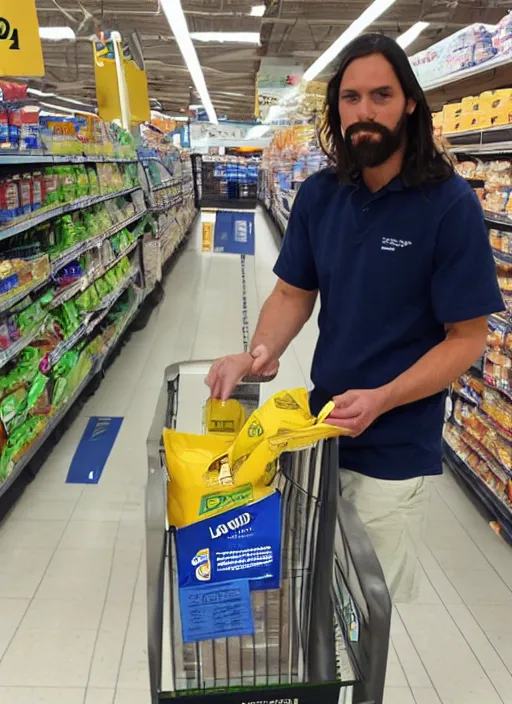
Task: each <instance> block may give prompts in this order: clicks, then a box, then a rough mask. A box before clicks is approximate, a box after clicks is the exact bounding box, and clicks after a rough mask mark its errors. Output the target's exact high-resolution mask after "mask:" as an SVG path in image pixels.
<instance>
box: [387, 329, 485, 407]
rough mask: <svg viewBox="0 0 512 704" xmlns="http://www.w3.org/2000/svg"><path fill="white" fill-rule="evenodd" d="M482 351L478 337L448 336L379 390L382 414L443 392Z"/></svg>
mask: <svg viewBox="0 0 512 704" xmlns="http://www.w3.org/2000/svg"><path fill="white" fill-rule="evenodd" d="M484 349H485V339H484V340H482V338H481V337H478V336H475V337H464V336H457V335H448V336H447V338H446V340H444V341H443V342H441V343H440V344H439V345H437V346H436V347H434V348H432V349H431V350H430V351H429V352H427V354H425V355H424V356H423V357H422V358H421V359H420V360H418V362H416V364H414V365H413V366H412V367H410V369H408V370H407V371H406V372H404V373H403V374H401V375H400V376H398V377H397V378H396V379H395V380H394V381H392V382H391V383H390V384H386V385H385V386H383V387H381V389H380V390H381V391H382V392H383V394H384V411H383V412H386V411H390V410H391V409H393V408H397V407H398V406H404V405H405V404H408V403H413V402H414V401H419V400H421V399H423V398H427V397H429V396H434V395H435V394H437V393H439V392H441V391H444V390H445V389H446V388H447V387H449V386H450V384H451V383H452V382H453V381H455V379H457V377H459V376H460V375H461V374H464V372H466V371H467V370H468V369H469V367H470V366H471V365H472V364H474V362H476V360H477V359H478V358H479V357H480V356H481V355H482V353H483V351H484Z"/></svg>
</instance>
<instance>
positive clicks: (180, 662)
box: [146, 362, 391, 704]
mask: <svg viewBox="0 0 512 704" xmlns="http://www.w3.org/2000/svg"><path fill="white" fill-rule="evenodd" d="M209 366H210V364H209V363H202V362H191V363H184V364H179V365H175V366H172V367H169V368H168V369H167V370H166V372H165V381H164V385H163V388H162V390H161V392H160V396H159V399H158V405H157V409H156V415H155V418H154V421H153V425H152V427H151V430H150V434H149V438H148V456H149V474H148V484H147V506H146V530H147V536H146V537H147V599H148V657H149V671H150V684H151V696H152V704H159V703H160V702H163V701H169V700H171V699H172V700H173V701H175V702H179V703H180V704H196V703H197V704H199V702H203V704H204V702H210V704H270V703H273V704H278V703H279V704H284V703H285V702H286V703H288V702H290V704H292V703H293V704H313V702H315V703H318V702H321V703H322V704H362V703H363V702H364V703H366V702H368V703H371V704H382V699H383V692H384V680H385V674H386V663H387V656H388V645H389V632H390V619H391V601H390V597H389V593H388V590H387V588H386V585H385V582H384V577H383V573H382V570H381V567H380V564H379V562H378V560H377V557H376V555H375V552H374V550H373V548H372V546H371V544H370V542H369V539H368V537H367V535H366V532H365V530H364V527H363V525H362V523H361V520H360V518H359V516H358V515H357V512H356V511H355V509H354V508H353V507H352V506H351V505H350V504H348V503H347V502H346V501H344V500H343V498H342V497H341V495H340V487H339V471H338V461H337V446H336V442H335V441H326V442H321V443H318V444H317V445H315V446H314V447H311V448H309V449H307V450H302V451H300V452H294V453H289V454H287V455H284V456H282V457H281V460H280V468H279V469H280V471H279V473H278V482H279V487H278V488H279V490H280V492H281V496H282V511H281V515H282V519H281V522H282V548H281V553H282V586H281V589H280V590H273V591H254V592H252V608H253V614H254V622H255V634H254V636H243V637H236V638H235V637H230V638H225V639H222V640H211V641H202V642H200V643H193V644H190V643H184V642H183V639H182V631H181V620H180V610H179V591H178V580H177V559H176V533H175V531H174V530H173V528H172V527H170V526H169V525H168V522H167V483H168V480H167V476H168V475H167V470H166V466H165V453H164V451H163V444H162V429H163V427H164V426H166V427H170V428H177V429H178V430H180V431H184V432H191V433H202V432H203V418H202V408H203V405H204V401H205V400H206V395H207V391H206V388H205V385H204V379H205V375H206V373H207V371H208V369H209ZM266 392H267V388H266V387H264V386H263V385H260V383H258V382H256V381H254V380H253V381H251V380H246V381H245V382H244V383H242V384H240V385H239V387H238V388H237V390H236V392H235V394H234V397H235V398H237V399H238V400H239V401H240V402H241V403H242V404H243V405H244V406H245V407H246V409H247V411H248V412H252V411H253V410H254V409H255V408H257V407H258V406H259V405H260V403H261V401H262V400H265V399H264V398H263V397H264V396H265V393H266ZM164 639H166V640H164ZM166 690H167V691H166Z"/></svg>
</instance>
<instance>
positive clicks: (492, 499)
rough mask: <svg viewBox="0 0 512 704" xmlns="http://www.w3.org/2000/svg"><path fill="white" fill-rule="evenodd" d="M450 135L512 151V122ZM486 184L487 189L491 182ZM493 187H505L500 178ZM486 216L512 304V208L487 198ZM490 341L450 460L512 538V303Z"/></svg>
mask: <svg viewBox="0 0 512 704" xmlns="http://www.w3.org/2000/svg"><path fill="white" fill-rule="evenodd" d="M447 138H448V139H449V140H450V142H451V144H452V145H453V147H452V148H453V152H454V153H455V154H457V155H463V158H464V159H469V160H471V159H475V158H477V159H479V160H482V161H484V162H485V161H487V160H493V159H500V158H501V159H503V158H504V157H506V156H507V155H511V156H512V126H511V127H494V128H490V129H488V130H473V131H471V132H460V133H457V134H455V135H448V136H447ZM486 157H487V159H486ZM482 185H483V186H484V188H485V183H484V184H482ZM493 186H494V187H496V188H498V190H499V188H500V186H499V185H498V184H496V183H494V182H493ZM503 188H506V186H503ZM484 217H485V220H486V222H487V225H488V227H489V231H490V237H491V244H492V245H493V253H494V258H495V261H496V264H497V267H498V276H499V280H500V282H501V283H502V290H503V295H504V298H505V301H506V304H507V306H510V305H511V298H510V293H511V291H510V290H509V289H510V285H509V284H508V278H509V276H510V277H511V278H512V218H511V217H510V214H509V213H508V212H493V211H490V210H486V208H485V202H484ZM509 245H510V247H509ZM500 247H503V250H502V249H501V248H500ZM488 343H489V347H488V350H487V352H486V353H485V355H484V357H483V358H482V361H481V365H480V369H478V368H475V367H473V368H472V369H471V370H470V371H469V372H468V373H467V374H465V375H464V376H463V377H461V379H459V380H458V381H457V382H456V383H455V384H454V385H453V389H452V403H453V413H452V415H451V417H450V419H449V422H448V423H447V425H446V427H445V432H444V436H445V440H444V448H445V460H446V463H447V465H448V466H449V467H450V468H451V469H452V470H453V471H454V472H455V473H456V474H457V475H458V476H460V477H461V478H462V479H463V481H464V482H465V483H466V484H467V486H468V487H469V488H470V489H471V490H472V491H473V493H474V494H475V495H476V496H477V497H478V498H479V500H480V501H481V502H482V504H483V505H484V506H485V508H486V509H487V511H488V512H489V513H490V515H491V516H492V518H493V519H494V521H495V524H496V525H497V526H498V530H499V531H500V532H501V534H502V535H503V536H504V537H505V538H506V539H507V540H509V541H511V542H512V369H511V368H509V366H512V362H510V361H509V360H510V358H511V357H512V308H510V307H509V309H508V310H507V311H505V312H504V313H503V314H502V315H493V316H490V318H489V338H488ZM498 417H499V418H500V420H501V423H500V422H498V420H497V418H498Z"/></svg>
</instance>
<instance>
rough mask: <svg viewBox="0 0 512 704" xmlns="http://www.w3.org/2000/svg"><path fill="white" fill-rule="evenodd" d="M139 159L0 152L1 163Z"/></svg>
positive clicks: (78, 162)
mask: <svg viewBox="0 0 512 704" xmlns="http://www.w3.org/2000/svg"><path fill="white" fill-rule="evenodd" d="M135 163H137V159H130V158H124V157H115V156H92V155H89V156H85V155H84V154H67V155H66V154H48V153H47V152H44V151H42V150H34V151H22V152H16V151H11V150H9V151H5V152H1V153H0V165H2V164H5V165H9V166H17V165H20V166H23V165H25V164H135Z"/></svg>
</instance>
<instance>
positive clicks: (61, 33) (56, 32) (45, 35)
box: [39, 27, 76, 41]
mask: <svg viewBox="0 0 512 704" xmlns="http://www.w3.org/2000/svg"><path fill="white" fill-rule="evenodd" d="M39 36H40V37H41V39H52V40H53V41H59V40H61V39H70V40H71V41H75V39H76V34H75V33H74V32H73V30H72V29H71V27H39Z"/></svg>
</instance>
